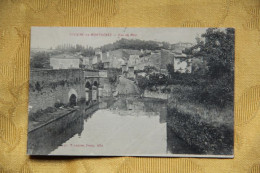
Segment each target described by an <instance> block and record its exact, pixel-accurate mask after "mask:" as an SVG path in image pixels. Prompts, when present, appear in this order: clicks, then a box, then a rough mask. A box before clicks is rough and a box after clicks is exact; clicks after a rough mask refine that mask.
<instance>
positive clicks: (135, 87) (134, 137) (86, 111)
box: [27, 27, 235, 158]
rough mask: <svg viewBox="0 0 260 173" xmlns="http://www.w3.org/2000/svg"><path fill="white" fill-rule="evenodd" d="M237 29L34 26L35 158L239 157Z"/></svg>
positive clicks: (31, 148)
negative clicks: (236, 136) (236, 148)
mask: <svg viewBox="0 0 260 173" xmlns="http://www.w3.org/2000/svg"><path fill="white" fill-rule="evenodd" d="M234 40H235V30H234V29H233V28H109V27H32V28H31V47H30V80H29V108H28V109H29V113H28V114H29V115H28V119H29V121H28V122H29V123H28V144H27V154H28V155H52V156H54V155H55V156H60V155H66V156H152V157H214V158H233V156H234V149H233V148H234V110H233V107H234V56H235V52H234V50H235V49H234V46H235V44H234Z"/></svg>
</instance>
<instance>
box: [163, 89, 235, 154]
mask: <svg viewBox="0 0 260 173" xmlns="http://www.w3.org/2000/svg"><path fill="white" fill-rule="evenodd" d="M192 92H193V91H192V88H191V87H186V86H185V87H184V86H181V85H176V86H173V88H172V94H171V97H170V98H169V100H168V101H169V102H168V117H167V121H168V123H169V127H170V128H171V129H172V130H173V132H174V133H175V134H176V135H177V136H178V137H179V138H181V139H182V140H184V141H185V142H186V143H187V144H188V145H189V146H191V147H192V148H194V152H195V153H200V154H214V155H222V154H223V155H232V154H233V127H234V126H233V107H232V106H226V107H224V108H221V107H218V106H214V105H205V104H201V103H196V102H193V101H191V100H190V99H189V96H190V94H191V93H192ZM188 154H190V153H188Z"/></svg>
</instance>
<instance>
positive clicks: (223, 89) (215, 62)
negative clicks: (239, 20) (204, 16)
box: [167, 28, 234, 107]
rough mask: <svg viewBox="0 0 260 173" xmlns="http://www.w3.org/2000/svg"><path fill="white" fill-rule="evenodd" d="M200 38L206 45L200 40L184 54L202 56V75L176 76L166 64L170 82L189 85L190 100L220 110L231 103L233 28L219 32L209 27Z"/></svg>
mask: <svg viewBox="0 0 260 173" xmlns="http://www.w3.org/2000/svg"><path fill="white" fill-rule="evenodd" d="M202 38H205V42H203V41H200V40H199V41H198V42H197V44H196V45H195V46H193V47H192V48H190V49H186V50H185V53H188V56H192V57H201V56H202V57H204V59H205V61H206V63H207V67H206V68H205V67H204V68H205V69H203V71H205V73H197V74H196V73H192V74H179V73H175V72H174V70H173V67H172V65H168V66H167V69H168V73H169V74H170V78H171V79H170V81H169V83H170V84H181V85H187V86H192V87H193V90H192V91H191V92H190V93H189V94H190V97H189V98H190V99H191V100H193V101H199V102H200V103H204V104H213V105H217V106H220V107H223V106H225V105H227V104H228V103H229V104H233V97H234V29H230V28H228V29H226V30H225V31H221V30H219V29H216V28H209V29H207V31H206V33H205V34H202ZM186 94H188V93H186Z"/></svg>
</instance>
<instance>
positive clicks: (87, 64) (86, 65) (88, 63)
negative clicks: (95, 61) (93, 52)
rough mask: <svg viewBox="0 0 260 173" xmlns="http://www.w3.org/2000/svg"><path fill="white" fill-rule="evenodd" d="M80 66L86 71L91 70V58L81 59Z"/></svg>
mask: <svg viewBox="0 0 260 173" xmlns="http://www.w3.org/2000/svg"><path fill="white" fill-rule="evenodd" d="M82 66H83V67H84V68H87V69H92V58H91V57H82Z"/></svg>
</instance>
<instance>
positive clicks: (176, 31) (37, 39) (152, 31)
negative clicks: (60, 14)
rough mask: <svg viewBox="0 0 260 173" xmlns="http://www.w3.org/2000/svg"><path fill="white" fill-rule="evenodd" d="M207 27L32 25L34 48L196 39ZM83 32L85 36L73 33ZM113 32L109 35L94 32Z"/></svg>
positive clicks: (170, 41)
mask: <svg viewBox="0 0 260 173" xmlns="http://www.w3.org/2000/svg"><path fill="white" fill-rule="evenodd" d="M206 29H207V28H95V27H32V28H31V48H45V49H49V48H51V47H52V48H55V47H56V46H57V45H61V44H72V45H76V44H80V45H83V46H91V47H94V48H95V47H100V46H103V45H105V44H108V43H113V42H115V41H116V40H119V39H121V38H128V39H141V40H153V41H166V42H169V43H171V44H173V43H177V42H189V43H196V40H195V38H196V36H197V35H201V34H202V33H204V32H205V31H206ZM80 33H82V34H83V36H75V35H74V34H80ZM92 33H96V34H98V33H99V34H104V33H106V34H111V35H110V36H91V34H92ZM118 34H136V36H129V37H127V36H118Z"/></svg>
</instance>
